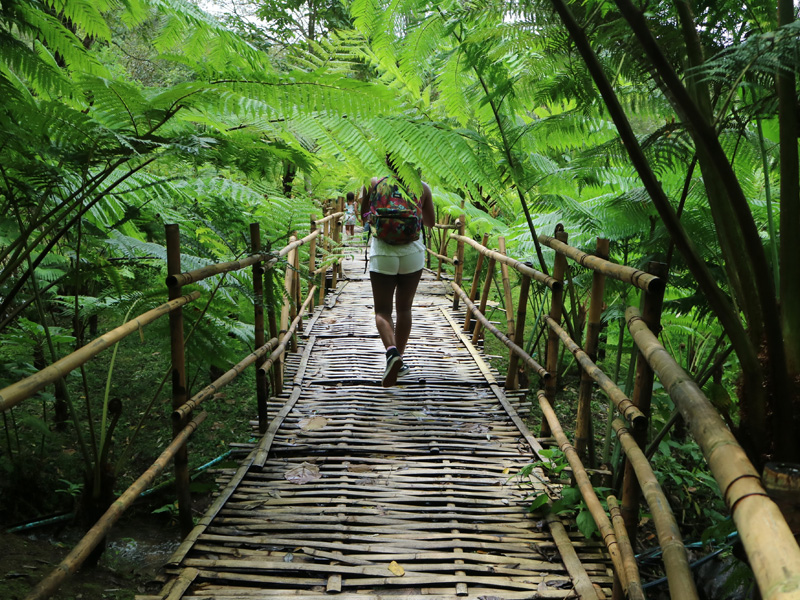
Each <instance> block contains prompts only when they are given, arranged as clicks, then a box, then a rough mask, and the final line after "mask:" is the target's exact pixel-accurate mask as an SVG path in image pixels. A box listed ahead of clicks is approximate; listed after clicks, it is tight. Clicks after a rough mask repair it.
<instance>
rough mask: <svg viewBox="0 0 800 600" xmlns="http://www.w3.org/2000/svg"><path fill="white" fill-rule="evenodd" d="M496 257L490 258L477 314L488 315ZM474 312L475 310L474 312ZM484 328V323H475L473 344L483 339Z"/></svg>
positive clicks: (479, 321)
mask: <svg viewBox="0 0 800 600" xmlns="http://www.w3.org/2000/svg"><path fill="white" fill-rule="evenodd" d="M494 265H495V259H494V257H492V256H490V257H489V264H488V265H486V279H485V280H484V282H483V290H481V303H480V308H479V309H478V311H477V312H479V313H480V314H482V315H485V314H486V303H487V302H489V292H490V291H491V289H492V279H493V278H494ZM473 312H474V310H473ZM482 328H483V321H481V320H480V319H478V321H477V322H476V323H475V330H474V331H473V332H472V343H473V344H477V343H478V340H479V339H481V329H482Z"/></svg>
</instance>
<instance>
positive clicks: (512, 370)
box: [501, 246, 531, 390]
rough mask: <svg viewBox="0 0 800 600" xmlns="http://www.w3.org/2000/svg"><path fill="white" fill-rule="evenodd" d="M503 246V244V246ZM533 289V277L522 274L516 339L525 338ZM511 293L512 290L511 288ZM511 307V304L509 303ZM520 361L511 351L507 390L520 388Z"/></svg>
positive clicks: (511, 322)
mask: <svg viewBox="0 0 800 600" xmlns="http://www.w3.org/2000/svg"><path fill="white" fill-rule="evenodd" d="M501 248H502V246H501ZM530 289H531V278H530V277H528V276H527V275H523V276H522V286H521V287H520V289H519V300H518V301H517V326H516V330H515V331H514V339H515V340H524V339H525V313H526V310H527V308H528V293H529V291H530ZM509 295H510V290H509ZM508 306H509V308H510V306H511V305H510V304H509V305H508ZM513 324H514V321H513V320H511V321H510V325H513ZM518 363H519V357H518V356H517V355H516V354H514V353H513V352H511V353H510V354H509V358H508V373H506V389H507V390H516V389H518V388H519V383H518V380H519V378H518V377H517V365H518Z"/></svg>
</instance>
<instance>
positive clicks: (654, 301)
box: [622, 262, 667, 540]
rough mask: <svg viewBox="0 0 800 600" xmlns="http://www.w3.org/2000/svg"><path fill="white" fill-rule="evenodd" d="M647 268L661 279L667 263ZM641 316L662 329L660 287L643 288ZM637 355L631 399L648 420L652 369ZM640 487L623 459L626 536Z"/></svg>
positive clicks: (640, 437) (635, 520) (639, 433)
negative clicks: (653, 288) (654, 288)
mask: <svg viewBox="0 0 800 600" xmlns="http://www.w3.org/2000/svg"><path fill="white" fill-rule="evenodd" d="M648 267H649V268H648V272H649V273H652V274H653V275H655V276H657V277H659V279H661V280H663V279H664V278H665V275H666V270H667V265H665V264H664V263H657V262H651V263H650V265H648ZM642 294H643V296H644V297H643V299H642V320H643V321H644V322H645V323H646V324H647V326H648V327H649V328H650V331H652V332H653V333H654V334H655V335H658V333H659V331H660V330H661V305H662V304H663V302H664V289H663V287H659V288H656V290H655V291H645V292H642ZM638 354H639V359H638V360H637V361H636V379H634V383H633V394H632V396H631V401H632V402H633V404H634V406H636V408H638V409H639V410H640V411H641V412H642V414H644V416H645V417H647V419H648V421H649V420H650V400H651V399H652V397H653V378H654V373H653V369H652V368H651V367H650V365H649V364H648V363H647V361H646V360H645V359H644V357H643V356H642V353H641V351H639V353H638ZM632 435H633V437H634V439H635V440H636V443H637V444H638V445H639V447H640V448H641V449H642V450H644V449H645V446H646V444H647V430H646V429H642V430H634V431H633V432H632ZM640 495H641V490H640V488H639V481H638V480H637V478H636V472H635V471H634V468H633V465H632V464H631V461H630V460H626V461H625V472H624V475H623V479H622V518H623V519H625V526H626V527H627V529H628V537H630V538H631V539H632V540H635V539H636V528H637V526H638V524H639V497H640Z"/></svg>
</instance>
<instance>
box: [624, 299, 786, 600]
mask: <svg viewBox="0 0 800 600" xmlns="http://www.w3.org/2000/svg"><path fill="white" fill-rule="evenodd" d="M625 319H626V321H627V323H628V330H629V331H630V332H631V335H632V336H633V339H634V341H635V342H636V345H637V346H638V347H639V351H640V352H641V353H642V356H644V358H645V360H647V362H648V364H649V365H650V366H651V367H652V368H653V370H654V371H655V372H656V374H657V375H658V377H659V379H660V380H661V383H662V385H663V386H664V388H665V389H666V390H667V393H668V394H669V395H670V397H671V398H672V400H673V401H674V402H675V405H676V406H677V408H678V410H680V412H681V415H682V416H683V418H684V420H685V421H686V423H687V425H688V427H689V431H690V432H691V433H692V436H693V437H694V439H695V441H697V444H698V445H699V446H700V448H701V450H702V451H703V455H704V456H705V458H706V462H708V466H709V469H710V470H711V474H712V475H713V476H714V479H716V481H717V484H718V485H719V487H720V490H722V492H723V498H724V500H725V503H726V504H727V506H728V508H729V509H730V511H731V515H732V516H733V520H734V522H735V523H736V526H737V528H738V530H739V534H740V536H741V538H742V543H743V544H744V548H745V551H746V552H747V556H748V558H749V559H750V564H751V566H752V568H753V573H754V574H755V576H756V581H757V582H758V587H759V589H760V590H761V594H762V597H763V598H764V599H765V600H778V599H781V600H783V599H786V600H788V599H789V598H797V597H798V595H800V547H798V545H797V542H795V540H794V535H793V534H792V532H791V530H790V529H789V526H788V525H787V524H786V520H785V519H784V517H783V515H782V514H781V512H780V509H779V508H778V506H777V505H776V504H775V503H774V502H773V501H772V500H771V499H770V498H769V497H767V496H766V495H765V494H766V492H765V490H764V487H763V486H762V484H761V479H760V477H759V475H758V472H757V471H756V469H755V468H754V467H753V465H752V463H751V462H750V460H749V459H748V458H747V455H746V454H745V452H744V450H743V449H742V447H741V446H740V445H739V443H738V442H737V441H736V438H734V436H733V434H732V433H731V432H730V430H729V429H728V427H727V426H726V425H725V422H724V421H723V420H722V417H720V415H719V412H717V410H716V409H715V408H714V406H713V405H712V404H711V402H710V401H709V400H708V398H706V396H705V395H704V394H703V392H702V391H701V390H700V388H699V387H698V385H697V384H696V383H695V382H694V381H693V380H692V378H691V377H689V375H688V374H687V373H686V372H685V371H684V370H683V369H681V367H680V366H679V365H678V363H676V362H675V360H674V359H673V358H672V357H671V356H670V355H669V353H668V352H667V351H666V349H665V348H664V347H663V346H662V345H661V344H660V343H659V342H658V339H657V338H656V336H655V335H653V333H652V332H651V331H650V329H649V328H648V327H647V325H646V323H645V322H644V321H643V320H642V319H641V315H640V313H639V311H638V309H636V308H635V307H629V308H628V310H627V311H625Z"/></svg>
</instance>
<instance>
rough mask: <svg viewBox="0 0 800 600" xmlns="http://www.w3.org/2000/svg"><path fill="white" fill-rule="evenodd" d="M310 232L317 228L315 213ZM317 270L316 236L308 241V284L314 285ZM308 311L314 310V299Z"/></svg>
mask: <svg viewBox="0 0 800 600" xmlns="http://www.w3.org/2000/svg"><path fill="white" fill-rule="evenodd" d="M309 229H310V233H314V232H315V231H316V230H317V215H311V223H310V227H309ZM316 270H317V238H311V241H310V242H309V243H308V285H309V287H311V286H313V285H314V271H316ZM308 310H309V312H314V300H311V304H309V305H308Z"/></svg>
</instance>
